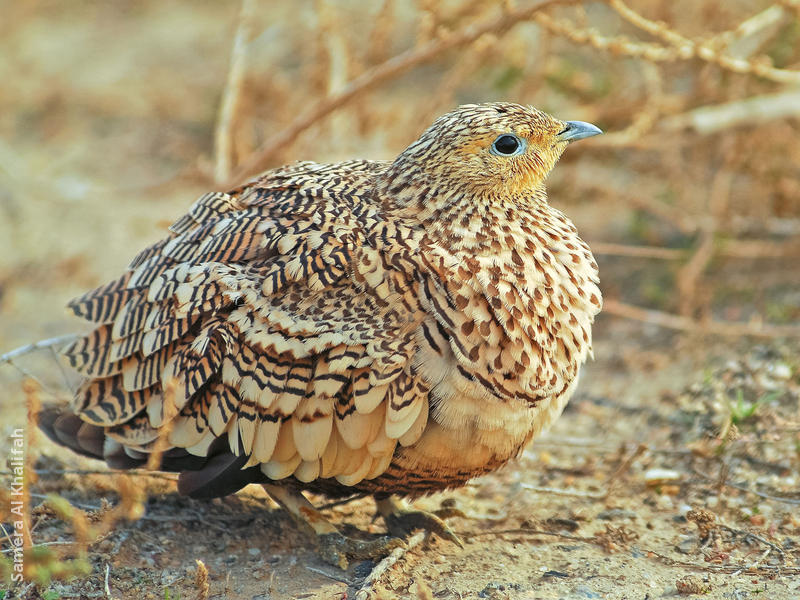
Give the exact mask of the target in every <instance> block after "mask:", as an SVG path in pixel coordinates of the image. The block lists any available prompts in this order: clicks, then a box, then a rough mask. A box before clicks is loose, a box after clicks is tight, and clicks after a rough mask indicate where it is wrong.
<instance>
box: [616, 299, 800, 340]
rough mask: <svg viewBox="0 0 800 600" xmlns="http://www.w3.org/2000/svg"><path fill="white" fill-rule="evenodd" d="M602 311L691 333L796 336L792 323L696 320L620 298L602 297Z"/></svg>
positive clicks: (796, 330)
mask: <svg viewBox="0 0 800 600" xmlns="http://www.w3.org/2000/svg"><path fill="white" fill-rule="evenodd" d="M603 312H605V313H606V314H611V315H614V316H617V317H623V318H625V319H632V320H634V321H642V322H644V323H650V324H651V325H657V326H659V327H664V328H665V329H674V330H676V331H685V332H691V333H702V334H708V335H721V336H733V337H741V336H752V337H761V338H788V337H791V338H796V337H800V327H798V326H794V325H769V324H759V325H756V324H749V323H730V322H727V321H708V322H699V321H695V320H694V319H690V318H688V317H682V316H680V315H673V314H670V313H665V312H662V311H659V310H653V309H648V308H641V307H639V306H633V305H631V304H626V303H625V302H620V301H619V300H614V299H606V300H604V301H603Z"/></svg>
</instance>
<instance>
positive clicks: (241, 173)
mask: <svg viewBox="0 0 800 600" xmlns="http://www.w3.org/2000/svg"><path fill="white" fill-rule="evenodd" d="M575 1H576V0H542V1H541V2H537V3H536V4H533V5H531V6H525V7H522V8H516V9H513V10H510V11H508V12H505V13H503V14H502V15H501V16H499V17H497V18H496V19H493V20H491V21H488V22H485V23H479V24H477V25H473V26H470V27H466V28H464V29H462V30H461V31H457V32H454V33H452V34H450V35H448V36H446V37H444V38H440V39H434V40H433V41H431V42H428V43H426V44H424V45H422V46H420V47H417V48H411V49H409V50H406V51H405V52H402V53H400V54H398V55H396V56H394V57H392V58H390V59H388V60H386V61H384V62H382V63H381V64H379V65H377V66H375V67H372V68H371V69H368V70H367V71H365V72H364V73H362V74H361V75H359V76H358V77H356V78H355V79H353V80H351V81H350V82H349V83H348V84H347V85H345V86H344V87H342V88H341V89H340V90H339V91H338V92H336V93H334V94H331V95H329V96H327V97H326V98H323V99H322V100H320V101H319V102H317V103H316V104H314V105H312V106H311V107H310V108H309V109H307V110H306V111H304V112H303V113H301V114H300V115H299V116H298V117H297V118H296V119H295V120H294V121H292V122H291V123H289V125H288V126H286V127H284V128H283V129H282V130H281V131H279V132H278V133H276V134H275V135H273V136H272V137H270V138H269V139H268V140H267V141H266V142H264V144H263V145H262V146H261V148H259V149H258V150H257V151H255V152H254V153H253V155H252V156H250V157H249V158H248V159H247V160H245V161H244V162H243V164H242V165H241V166H240V167H239V168H238V169H237V170H236V172H235V173H234V175H233V177H232V178H230V180H229V181H228V182H227V183H226V187H233V186H235V185H238V184H240V183H241V182H242V181H243V180H244V179H245V178H247V177H248V176H251V175H253V174H255V173H257V172H259V171H261V170H263V169H265V168H266V167H267V166H269V163H270V161H271V160H272V159H273V158H274V157H275V156H276V155H277V154H278V153H279V152H280V151H282V150H283V149H284V147H285V146H286V144H288V143H289V142H291V141H292V140H293V139H294V138H296V137H297V136H298V135H300V134H301V133H302V132H304V131H305V130H307V129H308V128H309V127H311V126H312V125H314V124H315V123H317V122H318V121H320V120H322V119H323V118H325V117H327V116H328V115H329V114H331V113H332V112H333V111H335V110H337V109H338V108H340V107H342V106H343V105H345V104H347V103H349V102H351V101H352V100H353V99H355V98H357V97H358V96H360V95H361V94H363V93H365V92H367V91H368V90H370V89H372V88H374V87H376V86H378V85H380V84H382V83H384V82H386V81H389V80H391V79H395V78H397V77H399V76H400V75H402V74H403V73H405V72H406V71H409V70H410V69H412V68H414V67H416V66H419V65H422V64H424V63H427V62H430V61H432V60H434V59H436V58H437V57H439V56H441V55H442V54H444V53H445V52H448V51H449V50H454V49H456V48H461V47H463V46H466V45H469V44H471V43H473V42H475V41H476V40H478V38H480V37H481V36H483V35H486V34H492V33H493V34H498V35H500V34H503V33H504V32H506V31H508V30H509V29H511V28H512V27H513V26H514V25H516V24H517V23H521V22H523V21H527V20H530V19H531V18H532V17H533V16H534V15H535V14H537V13H538V12H539V11H541V10H544V9H545V8H551V7H553V6H556V5H563V4H573V3H574V2H575Z"/></svg>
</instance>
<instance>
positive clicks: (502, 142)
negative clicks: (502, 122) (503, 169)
mask: <svg viewBox="0 0 800 600" xmlns="http://www.w3.org/2000/svg"><path fill="white" fill-rule="evenodd" d="M524 150H525V143H524V141H523V140H521V139H520V138H518V137H517V136H515V135H511V134H510V133H504V134H503V135H501V136H498V138H497V139H496V140H495V141H494V142H492V149H491V152H492V154H496V155H497V156H515V155H517V154H522V152H523V151H524Z"/></svg>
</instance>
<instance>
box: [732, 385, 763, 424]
mask: <svg viewBox="0 0 800 600" xmlns="http://www.w3.org/2000/svg"><path fill="white" fill-rule="evenodd" d="M765 401H767V397H766V396H765V397H764V398H761V399H759V400H756V401H755V402H750V401H749V400H745V399H744V393H743V392H742V389H741V388H739V389H738V390H736V401H735V402H728V410H729V411H730V413H731V422H732V423H733V424H734V425H740V424H742V423H743V422H745V421H747V420H748V419H750V418H751V417H753V416H754V415H755V414H756V411H758V409H759V407H760V406H761V405H762V404H763V403H765Z"/></svg>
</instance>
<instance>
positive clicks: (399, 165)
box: [40, 103, 601, 564]
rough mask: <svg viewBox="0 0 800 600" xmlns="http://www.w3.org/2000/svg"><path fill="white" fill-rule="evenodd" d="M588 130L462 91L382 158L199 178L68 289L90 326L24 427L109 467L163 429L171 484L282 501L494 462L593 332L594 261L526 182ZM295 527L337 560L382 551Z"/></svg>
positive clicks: (513, 451) (557, 400)
mask: <svg viewBox="0 0 800 600" xmlns="http://www.w3.org/2000/svg"><path fill="white" fill-rule="evenodd" d="M598 133H601V132H600V130H599V129H598V128H597V127H594V126H593V125H589V124H588V123H582V122H578V121H567V122H564V121H560V120H558V119H555V118H553V117H551V116H549V115H547V114H545V113H543V112H540V111H539V110H536V109H534V108H530V107H524V106H520V105H517V104H508V103H492V104H473V105H466V106H461V107H460V108H458V109H456V110H454V111H452V112H450V113H448V114H446V115H444V116H443V117H441V118H439V119H438V120H437V121H436V122H435V123H434V124H433V125H432V126H431V127H430V128H429V129H428V130H427V131H425V132H424V133H423V134H422V136H421V137H420V138H419V139H418V140H417V141H415V142H414V143H413V144H411V146H409V147H408V148H407V149H406V150H405V151H403V152H402V153H401V154H400V155H399V156H398V157H397V159H396V160H395V161H394V162H383V161H366V160H353V161H348V162H343V163H339V164H316V163H311V162H300V163H296V164H294V165H291V166H287V167H282V168H279V169H275V170H272V171H268V172H266V173H264V174H262V175H261V176H259V177H257V178H256V179H254V180H253V181H251V182H249V183H247V184H245V185H243V186H241V187H239V188H237V189H234V190H232V191H230V192H228V193H210V194H206V195H204V196H202V197H201V198H200V199H199V200H197V201H196V202H195V203H194V205H193V206H192V207H191V208H190V209H189V212H188V214H186V215H185V216H183V217H181V218H180V219H178V221H177V222H175V224H174V225H172V226H171V227H170V233H169V236H168V237H166V238H165V239H163V240H162V241H160V242H158V243H156V244H154V245H152V246H150V247H149V248H147V249H145V250H144V251H142V252H141V253H140V254H139V255H138V256H136V257H135V258H134V259H133V262H132V263H131V264H130V266H129V267H128V270H127V271H126V272H125V274H124V275H122V277H120V278H119V279H117V280H116V281H114V282H112V283H109V284H107V285H105V286H103V287H100V288H98V289H96V290H94V291H92V292H89V293H88V294H86V295H84V296H82V297H80V298H78V299H76V300H74V301H73V302H71V303H70V307H71V308H72V310H73V311H74V312H75V313H76V314H77V315H79V316H81V317H84V318H86V319H88V320H90V321H93V322H95V323H96V324H97V328H96V329H94V331H92V332H91V333H90V334H88V335H87V336H86V337H84V338H82V339H80V340H79V341H77V342H75V343H74V344H73V345H72V346H71V347H70V348H68V349H67V351H66V355H67V357H68V359H69V361H70V363H71V364H72V366H73V367H74V368H75V369H77V370H78V371H79V372H80V373H82V374H83V375H84V376H85V380H84V382H83V384H82V386H81V387H80V389H79V390H78V392H77V393H76V395H75V397H74V399H73V400H72V402H71V403H70V404H69V406H68V407H66V406H57V407H52V406H51V407H48V408H46V409H45V410H44V411H43V412H42V414H41V416H40V424H41V426H42V427H43V429H44V430H45V431H46V432H48V433H49V435H50V437H52V438H53V439H54V440H56V441H57V442H59V443H61V444H65V445H67V446H69V447H70V448H72V449H73V450H75V451H77V452H80V453H82V454H85V455H89V456H92V457H96V458H101V459H103V460H105V461H106V462H107V463H108V464H109V465H110V466H111V467H114V468H123V469H124V468H133V467H139V466H142V465H144V464H145V463H146V462H147V459H148V456H149V454H150V453H151V452H152V451H153V449H154V448H155V447H156V446H158V447H159V448H163V447H164V446H165V445H166V451H165V452H164V454H163V456H162V458H161V463H160V464H161V469H163V470H169V471H177V472H180V478H179V484H178V488H179V490H180V492H182V493H184V494H189V495H191V496H195V497H213V496H223V495H227V494H231V493H233V492H235V491H236V490H238V489H240V488H241V487H243V486H245V485H246V484H248V483H263V484H265V487H266V489H267V490H268V492H269V493H270V494H271V495H272V496H273V497H274V498H275V499H276V500H278V501H279V502H281V503H282V504H283V505H284V506H286V507H287V508H288V509H289V510H290V511H291V512H292V513H293V514H294V515H295V516H297V515H300V514H301V512H303V511H305V514H306V515H308V514H309V512H308V511H310V510H313V509H311V508H310V505H309V504H308V502H307V500H306V499H305V498H304V497H302V496H301V495H300V492H301V491H302V490H309V491H314V492H320V493H324V494H327V495H329V496H337V495H338V496H343V495H349V494H352V493H354V492H362V493H368V494H373V495H375V497H376V498H377V499H378V500H379V508H381V511H382V512H383V513H384V514H385V516H386V517H387V521H388V520H390V519H391V518H398V519H399V517H400V516H401V512H402V509H401V508H399V505H398V504H397V503H396V502H394V501H392V500H391V499H390V496H391V495H392V494H397V495H400V496H410V497H414V496H419V495H421V494H425V493H429V492H434V491H436V490H442V489H445V488H452V487H457V486H460V485H462V484H464V483H465V482H466V481H468V480H469V479H470V478H472V477H475V476H477V475H481V474H484V473H488V472H490V471H493V470H495V469H497V468H499V467H500V466H502V465H503V464H505V463H506V462H507V461H508V460H510V459H511V458H513V457H515V456H516V455H518V454H519V453H520V451H521V450H522V449H523V448H524V447H525V445H526V444H527V443H528V442H529V441H530V440H531V439H532V438H533V436H534V435H535V434H536V433H538V432H539V431H541V430H542V429H543V428H545V427H547V426H548V425H549V424H550V423H552V422H553V420H554V419H555V418H556V417H557V416H558V415H559V414H560V413H561V411H562V409H563V408H564V405H565V404H566V402H567V400H568V399H569V397H570V395H571V394H572V392H573V390H574V388H575V384H576V376H577V374H578V368H579V367H580V365H581V364H582V363H583V362H584V360H585V359H586V357H587V355H588V354H589V353H590V351H591V324H592V321H593V319H594V316H595V315H596V314H597V312H598V311H599V310H600V305H601V299H600V290H599V289H598V285H597V284H598V275H597V265H596V263H595V261H594V259H593V257H592V254H591V252H590V250H589V248H588V246H587V245H586V244H585V243H584V242H583V241H582V240H581V239H580V238H579V237H578V233H577V231H576V229H575V226H574V225H573V224H572V223H571V222H570V221H569V220H568V219H567V218H566V217H565V216H564V215H563V214H562V213H561V212H560V211H558V210H556V209H555V208H553V207H551V206H550V205H549V204H548V201H547V196H546V193H545V188H544V181H545V178H546V177H547V175H548V173H549V172H550V170H551V169H552V168H553V166H554V165H555V163H556V161H557V160H558V158H559V156H560V155H561V153H562V152H563V151H564V149H565V148H566V146H567V144H568V143H569V142H571V141H573V140H577V139H581V138H585V137H589V136H593V135H597V134H598ZM160 438H161V440H160ZM159 441H161V443H160V445H159ZM301 508H302V509H303V510H302V511H301ZM312 527H313V528H314V530H315V531H316V532H317V533H319V534H323V535H324V536H326V537H327V539H328V541H329V542H328V544H327V548H328V550H327V551H326V553H327V554H326V556H327V558H329V559H331V560H333V561H334V562H339V563H340V564H343V561H344V560H345V559H344V555H346V554H358V553H359V552H362V551H363V552H368V551H377V550H379V548H377V546H374V545H373V546H369V547H367V546H365V545H364V544H363V543H358V542H355V541H353V540H346V538H342V536H341V535H339V534H338V532H337V531H336V529H335V528H333V526H332V525H330V524H328V523H326V522H324V521H320V520H317V519H315V520H314V521H313V523H312ZM331 540H334V541H333V542H331ZM343 540H345V541H343ZM348 544H349V545H348Z"/></svg>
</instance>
